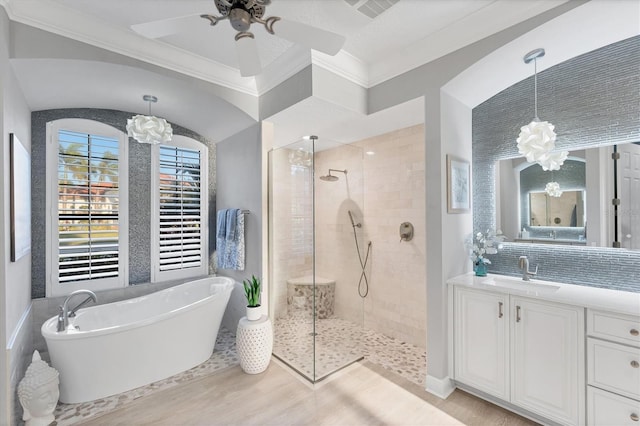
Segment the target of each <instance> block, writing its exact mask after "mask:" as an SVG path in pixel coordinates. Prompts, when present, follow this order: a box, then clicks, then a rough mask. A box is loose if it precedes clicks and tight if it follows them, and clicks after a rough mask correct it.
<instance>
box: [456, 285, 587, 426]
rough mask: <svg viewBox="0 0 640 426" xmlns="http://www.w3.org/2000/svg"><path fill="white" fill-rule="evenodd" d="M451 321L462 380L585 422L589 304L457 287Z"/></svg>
mask: <svg viewBox="0 0 640 426" xmlns="http://www.w3.org/2000/svg"><path fill="white" fill-rule="evenodd" d="M453 321H454V326H453V334H454V336H453V339H454V378H455V380H456V381H457V382H459V383H462V384H465V385H468V386H470V387H472V388H474V389H477V390H479V391H482V392H485V393H487V394H490V395H492V396H494V397H497V398H500V399H502V400H504V401H507V402H509V403H511V404H513V405H515V406H518V407H521V408H524V409H526V410H528V411H530V412H532V413H535V414H537V415H540V416H542V417H544V418H546V419H549V420H552V421H554V422H558V423H561V424H567V425H580V424H584V411H585V410H584V401H585V384H584V374H583V372H584V308H581V307H576V306H570V305H565V304H560V303H554V302H548V301H542V300H538V299H535V298H529V297H522V296H514V295H509V294H505V293H501V292H492V291H485V290H478V289H472V288H467V287H464V286H455V287H454V312H453Z"/></svg>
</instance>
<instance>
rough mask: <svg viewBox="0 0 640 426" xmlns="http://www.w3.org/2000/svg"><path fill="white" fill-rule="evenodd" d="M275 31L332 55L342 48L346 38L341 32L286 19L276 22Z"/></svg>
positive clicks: (279, 34)
mask: <svg viewBox="0 0 640 426" xmlns="http://www.w3.org/2000/svg"><path fill="white" fill-rule="evenodd" d="M273 32H274V33H275V34H276V35H277V36H279V37H282V38H286V39H287V40H289V41H292V42H294V43H300V44H302V45H304V46H307V47H309V48H311V49H314V50H319V51H320V52H323V53H326V54H327V55H332V56H333V55H335V54H337V53H338V52H339V51H340V49H342V46H343V45H344V42H345V38H344V37H343V36H341V35H339V34H336V33H332V32H331V31H326V30H321V29H320V28H316V27H312V26H311V25H307V24H303V23H300V22H293V21H287V20H286V19H280V20H278V21H276V22H274V24H273Z"/></svg>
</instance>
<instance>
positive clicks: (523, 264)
mask: <svg viewBox="0 0 640 426" xmlns="http://www.w3.org/2000/svg"><path fill="white" fill-rule="evenodd" d="M518 267H519V268H520V269H522V279H523V280H524V281H529V278H530V277H532V276H534V275H535V274H537V273H538V265H536V270H535V271H533V272H532V271H530V270H529V259H527V256H520V260H519V261H518Z"/></svg>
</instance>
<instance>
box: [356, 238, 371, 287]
mask: <svg viewBox="0 0 640 426" xmlns="http://www.w3.org/2000/svg"><path fill="white" fill-rule="evenodd" d="M353 239H354V240H355V241H356V250H357V251H358V259H359V260H360V267H361V268H362V271H361V272H360V280H359V281H358V294H359V295H360V297H362V298H363V299H364V298H365V297H367V295H368V294H369V279H368V278H367V272H366V267H367V262H368V261H369V253H371V241H369V243H368V244H367V254H366V255H365V256H364V261H363V260H362V255H361V254H360V245H359V244H358V234H357V233H356V227H355V226H354V227H353Z"/></svg>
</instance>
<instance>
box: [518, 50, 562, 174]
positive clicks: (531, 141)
mask: <svg viewBox="0 0 640 426" xmlns="http://www.w3.org/2000/svg"><path fill="white" fill-rule="evenodd" d="M544 54H545V51H544V49H542V48H539V49H535V50H532V51H531V52H529V53H527V54H526V55H524V58H523V59H524V63H525V64H528V63H529V62H531V61H533V66H534V74H533V85H534V114H535V115H534V118H533V121H531V123H529V124H527V125H526V126H522V127H521V128H520V135H519V136H518V139H517V143H518V152H519V153H520V154H522V155H524V156H525V157H526V158H527V161H528V162H530V163H533V162H538V163H540V165H541V166H542V168H543V169H544V170H558V169H559V168H560V166H561V165H562V163H563V162H564V160H565V159H566V158H567V156H568V155H569V153H568V152H567V151H562V152H559V153H552V151H553V150H554V149H555V147H556V133H555V132H554V125H553V124H551V123H549V122H548V121H540V118H538V63H537V59H538V58H541V57H543V56H544Z"/></svg>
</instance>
